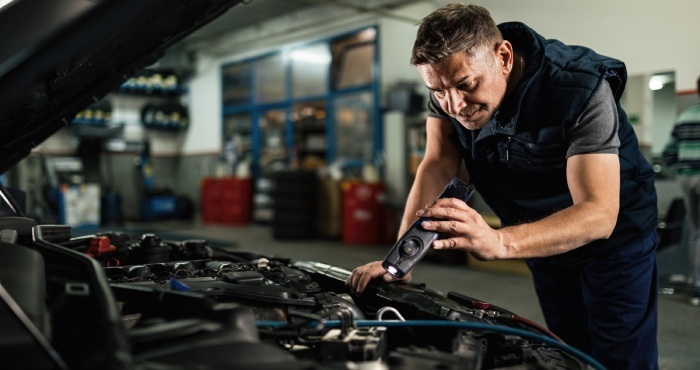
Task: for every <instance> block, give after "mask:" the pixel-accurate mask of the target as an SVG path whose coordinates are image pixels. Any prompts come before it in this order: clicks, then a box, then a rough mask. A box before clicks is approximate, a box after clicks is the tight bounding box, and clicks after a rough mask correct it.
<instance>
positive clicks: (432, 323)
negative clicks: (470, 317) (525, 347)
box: [256, 320, 605, 370]
mask: <svg viewBox="0 0 700 370" xmlns="http://www.w3.org/2000/svg"><path fill="white" fill-rule="evenodd" d="M256 324H257V326H259V327H268V328H275V327H284V326H287V325H289V323H286V322H282V321H257V322H256ZM316 324H318V322H315V323H310V324H309V325H316ZM323 324H324V326H325V327H327V328H336V327H339V326H340V321H339V320H328V321H325V322H324V323H323ZM355 326H357V327H370V326H383V327H418V326H424V327H450V328H459V329H471V330H483V331H492V332H499V333H502V334H508V335H517V336H519V337H522V338H526V339H530V340H535V341H539V342H544V343H546V344H549V345H551V346H553V347H556V348H559V349H561V350H562V351H564V352H566V353H568V354H570V355H572V356H573V357H576V358H578V359H579V360H581V361H583V362H584V363H586V364H588V365H589V366H591V367H592V368H594V369H597V370H605V366H603V365H602V364H600V363H599V362H598V361H596V360H595V359H594V358H593V357H591V356H589V355H587V354H585V353H583V352H581V351H579V350H578V349H576V348H574V347H571V346H569V345H567V344H565V343H562V342H559V341H557V340H554V339H552V338H550V337H547V336H545V335H541V334H538V333H533V332H529V331H525V330H521V329H516V328H511V327H508V326H501V325H491V324H482V323H475V322H464V321H451V320H407V321H378V320H357V321H355Z"/></svg>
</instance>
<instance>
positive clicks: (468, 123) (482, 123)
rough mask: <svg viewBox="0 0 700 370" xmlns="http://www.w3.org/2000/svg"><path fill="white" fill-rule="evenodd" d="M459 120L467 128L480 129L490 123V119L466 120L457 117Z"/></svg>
mask: <svg viewBox="0 0 700 370" xmlns="http://www.w3.org/2000/svg"><path fill="white" fill-rule="evenodd" d="M457 122H459V123H460V124H461V125H462V126H464V128H466V129H467V130H478V129H480V128H482V127H484V126H486V124H487V123H488V121H484V120H476V121H473V120H465V119H457Z"/></svg>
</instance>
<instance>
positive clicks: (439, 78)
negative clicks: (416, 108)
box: [417, 54, 474, 90]
mask: <svg viewBox="0 0 700 370" xmlns="http://www.w3.org/2000/svg"><path fill="white" fill-rule="evenodd" d="M467 58H468V57H467V56H466V54H465V55H464V56H463V57H457V58H455V57H454V56H452V57H450V58H449V59H446V60H445V61H443V62H442V63H439V64H421V65H418V66H417V67H418V72H419V74H420V76H421V78H422V79H423V82H424V83H425V85H426V86H427V87H428V88H429V89H433V90H435V89H442V88H446V87H451V86H455V85H457V84H459V83H460V82H462V81H464V80H465V79H467V78H469V77H470V76H471V75H473V74H474V70H473V68H472V67H473V66H474V64H473V63H469V62H467V61H466V59H467Z"/></svg>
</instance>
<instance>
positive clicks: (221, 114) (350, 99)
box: [2, 0, 700, 370]
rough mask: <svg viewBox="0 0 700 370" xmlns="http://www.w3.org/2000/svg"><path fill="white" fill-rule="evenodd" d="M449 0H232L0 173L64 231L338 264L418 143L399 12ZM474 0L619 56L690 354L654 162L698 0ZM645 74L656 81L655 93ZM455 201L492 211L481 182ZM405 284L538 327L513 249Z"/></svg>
mask: <svg viewBox="0 0 700 370" xmlns="http://www.w3.org/2000/svg"><path fill="white" fill-rule="evenodd" d="M446 3H447V1H438V0H408V1H407V0H253V1H250V2H244V3H242V4H239V5H237V6H234V7H233V8H232V9H231V10H229V11H228V12H227V13H226V14H224V15H223V16H221V17H220V18H218V19H216V20H215V21H214V22H212V23H210V24H207V25H205V26H204V27H202V28H201V29H199V30H198V31H197V32H195V33H193V34H192V35H190V36H188V37H187V38H185V39H184V40H183V41H181V42H180V43H178V44H176V45H175V46H173V47H172V48H171V49H170V50H168V51H167V53H166V54H165V55H164V56H163V58H161V60H159V61H158V62H157V63H155V64H154V65H153V66H151V67H149V68H147V69H146V70H144V71H141V72H139V73H138V74H137V75H136V76H134V77H133V78H131V79H129V81H127V82H126V83H125V84H124V85H123V86H122V88H120V89H119V90H118V91H114V92H113V93H111V94H109V95H108V96H106V97H105V98H104V99H102V100H101V101H99V102H96V103H95V104H93V105H92V106H90V107H89V108H87V109H86V110H85V111H83V112H81V113H80V114H79V115H78V116H77V117H76V119H75V121H74V122H73V123H72V124H71V125H69V126H68V127H66V128H64V129H62V130H61V131H60V132H58V133H57V134H56V135H54V136H53V137H51V138H50V139H49V140H47V141H46V142H44V143H42V144H41V145H39V146H38V147H37V148H36V149H34V151H33V152H32V153H31V154H30V155H29V156H28V157H27V158H26V159H24V160H23V161H22V162H21V163H20V164H19V165H18V166H16V167H15V168H13V169H11V170H10V171H8V172H7V173H5V174H3V175H2V181H3V184H4V185H5V186H7V187H8V188H16V189H23V190H25V191H26V199H24V200H23V202H24V204H25V205H26V213H27V215H28V216H29V217H32V218H34V219H37V220H40V222H42V223H46V224H52V223H60V224H67V225H70V226H71V227H72V228H73V231H72V233H73V235H85V234H89V233H94V232H95V231H96V230H99V231H104V230H110V231H124V232H127V233H130V234H133V235H137V234H139V233H155V234H156V235H159V236H161V237H162V238H164V239H174V240H183V239H206V240H208V242H209V243H210V245H216V246H219V247H224V248H232V249H234V250H235V249H240V250H251V251H255V252H256V253H261V254H269V255H275V256H286V257H290V258H292V259H294V260H313V261H319V262H323V263H327V264H330V265H335V266H338V267H341V268H345V269H348V270H352V269H353V268H354V267H356V266H359V265H361V264H364V263H367V262H370V261H375V260H381V259H383V258H384V256H385V255H386V253H387V251H388V250H389V248H390V247H391V245H392V244H393V242H394V241H395V239H396V234H397V230H398V222H399V220H400V216H401V213H402V211H403V205H404V201H405V198H406V196H407V193H408V190H409V189H410V186H411V183H412V180H413V175H415V171H416V168H417V165H418V163H420V158H421V155H422V154H423V150H424V146H425V139H424V137H425V136H424V135H425V128H424V120H425V105H426V102H427V93H428V92H427V89H425V87H424V86H423V83H422V81H421V80H420V78H419V75H418V73H417V72H416V70H415V68H414V67H412V66H410V64H409V63H408V60H409V55H410V49H411V46H412V42H413V39H414V35H415V31H416V29H417V28H416V25H417V23H418V22H419V21H420V19H421V17H422V16H424V15H426V14H428V13H429V12H430V11H431V10H433V9H435V8H437V7H439V6H441V5H444V4H446ZM478 4H479V5H483V6H485V7H486V8H487V9H489V10H490V11H491V13H492V15H493V17H494V19H495V20H496V21H497V22H499V23H500V22H505V21H522V22H524V23H526V24H528V25H530V26H532V27H533V28H535V29H538V30H539V31H540V32H541V33H543V34H544V35H545V36H547V37H553V38H559V39H561V40H562V41H564V42H567V43H573V44H581V45H587V46H590V47H592V48H593V49H596V50H597V51H599V52H601V53H604V54H607V55H611V56H614V57H616V58H619V59H621V60H623V61H625V62H626V65H627V69H628V73H629V80H628V83H627V87H626V91H625V94H624V95H623V98H622V101H623V106H624V108H625V110H626V111H627V113H628V116H629V117H630V121H631V122H632V123H633V124H634V128H635V131H636V133H637V136H638V137H639V140H640V147H641V148H642V149H643V151H644V153H645V156H646V157H647V159H648V160H649V161H650V162H651V163H652V164H653V165H654V169H655V173H656V179H655V184H656V188H657V193H658V209H659V215H660V220H659V225H660V226H659V228H660V230H663V231H662V232H663V233H665V235H668V236H667V237H666V239H664V240H663V241H662V243H663V245H662V246H661V247H660V248H659V251H658V254H657V256H658V263H659V273H660V279H661V284H660V293H661V294H660V295H659V332H658V343H659V365H660V368H662V369H681V370H682V369H688V370H690V369H697V368H700V353H698V351H697V348H698V346H699V345H700V335H699V334H698V333H700V309H699V307H697V306H693V305H691V304H690V303H689V302H688V296H687V294H686V292H685V291H684V289H683V284H682V282H683V281H685V277H686V276H687V275H688V266H687V264H688V262H687V258H688V257H687V256H688V254H689V251H688V247H687V238H688V235H687V226H686V225H684V223H683V220H684V219H683V217H684V215H683V214H682V213H681V214H680V215H679V213H678V200H679V199H680V198H681V197H682V193H681V189H680V185H679V184H678V182H677V181H676V178H675V175H674V173H673V171H672V170H671V169H669V168H667V167H666V166H665V165H664V164H663V161H662V160H661V151H662V150H663V147H664V145H665V143H666V141H667V139H668V137H669V135H670V132H671V129H672V127H673V123H674V122H675V119H676V116H677V115H678V113H679V112H682V111H683V110H684V109H686V108H688V107H689V106H691V105H693V104H697V103H698V92H697V90H696V87H695V81H696V79H697V77H698V75H699V74H700V71H698V69H697V60H698V59H700V51H698V50H688V49H687V48H685V47H681V46H679V45H680V44H682V43H683V42H684V41H681V40H686V39H687V38H689V37H691V38H692V35H693V34H696V35H697V34H698V31H700V30H699V28H700V26H699V25H698V23H697V21H696V18H695V17H694V16H693V15H695V14H697V13H698V12H700V3H697V2H691V1H686V0H683V1H676V2H673V3H672V4H668V7H667V8H666V11H664V12H661V13H660V12H658V10H657V6H656V5H654V4H655V3H649V4H646V3H645V4H636V3H635V4H632V3H630V2H620V3H610V2H605V1H603V0H591V1H587V2H585V3H580V4H579V3H576V4H559V3H557V2H552V1H546V0H538V1H528V2H523V3H522V4H521V3H516V2H509V3H508V4H504V2H499V1H494V0H489V1H480V2H478ZM601 8H605V9H607V12H606V14H600V13H601V12H600V11H599V9H601ZM593 18H595V19H596V21H595V27H593V26H591V24H592V22H591V21H590V19H593ZM693 30H695V31H693ZM685 42H687V41H685ZM640 45H643V46H641V47H640ZM654 83H660V84H661V85H660V87H659V88H656V89H654V90H652V89H651V88H650V87H651V86H652V84H654ZM470 205H471V206H472V207H473V208H475V209H477V210H479V211H480V212H481V213H482V214H483V216H484V218H485V219H486V220H487V222H489V224H491V225H493V226H494V227H497V226H498V225H499V221H498V219H497V218H496V217H495V216H494V215H493V213H492V211H490V210H489V209H488V206H487V205H486V204H485V203H484V202H483V201H482V200H481V199H480V198H479V196H478V191H477V194H476V196H475V197H474V198H473V199H472V200H471V201H470ZM414 282H422V283H425V284H426V285H427V287H429V288H431V289H434V290H437V291H440V292H448V291H458V292H463V293H465V294H468V295H469V296H473V297H479V298H480V299H482V300H484V301H487V302H492V303H493V304H496V305H498V306H501V307H507V308H508V309H509V310H511V311H513V312H516V313H518V314H519V315H520V316H523V317H527V318H529V319H531V320H533V321H535V322H538V323H540V324H544V318H543V316H542V313H541V312H540V309H539V306H538V302H537V298H536V295H535V292H534V287H533V284H532V281H531V279H530V275H529V271H528V270H527V267H526V266H525V264H524V262H522V261H498V262H481V261H478V260H476V259H474V258H472V257H470V256H468V255H466V254H464V253H462V252H436V251H432V252H431V253H430V254H429V255H428V256H427V257H426V259H425V260H423V261H422V262H421V263H420V264H419V265H418V266H417V267H416V269H415V272H414Z"/></svg>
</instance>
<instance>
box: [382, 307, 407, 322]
mask: <svg viewBox="0 0 700 370" xmlns="http://www.w3.org/2000/svg"><path fill="white" fill-rule="evenodd" d="M387 311H389V312H391V313H393V314H394V315H396V317H398V318H399V321H406V319H404V318H403V316H401V313H400V312H399V310H397V309H395V308H394V307H391V306H386V307H382V308H380V309H379V311H377V320H379V321H384V320H383V319H382V317H383V316H384V313H386V312H387Z"/></svg>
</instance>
